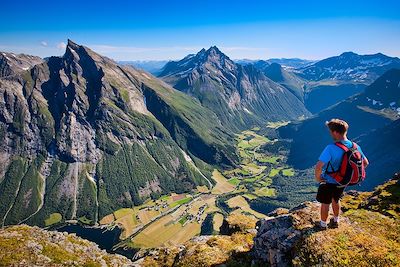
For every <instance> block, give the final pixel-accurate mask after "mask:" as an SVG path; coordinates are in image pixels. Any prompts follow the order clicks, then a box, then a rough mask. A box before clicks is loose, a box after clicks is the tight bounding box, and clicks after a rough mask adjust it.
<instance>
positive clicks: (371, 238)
mask: <svg viewBox="0 0 400 267" xmlns="http://www.w3.org/2000/svg"><path fill="white" fill-rule="evenodd" d="M399 186H400V183H399V175H395V176H394V177H393V179H392V180H391V181H389V182H388V183H386V184H384V185H382V186H380V187H378V188H377V189H376V191H375V192H373V193H361V194H359V193H354V192H353V193H352V194H351V195H347V196H346V197H345V198H344V200H343V201H342V202H343V205H344V210H345V212H344V213H343V214H342V216H341V221H340V225H339V228H337V229H328V230H326V231H321V232H318V231H316V230H315V228H314V227H313V222H314V221H318V219H319V204H318V203H316V202H308V203H304V204H302V205H300V206H299V207H296V208H294V209H292V210H290V211H288V213H287V214H283V215H282V214H281V215H278V216H276V217H273V218H267V219H265V220H261V221H259V222H258V223H257V225H258V232H257V235H256V237H255V238H254V246H253V255H254V260H255V261H257V262H259V263H261V264H265V263H267V264H268V265H269V266H291V265H293V266H321V265H323V266H325V265H326V266H346V265H353V266H369V265H375V266H397V265H398V264H400V262H399V255H400V240H399V231H400V229H399V224H398V221H396V220H397V219H398V215H399V212H400V210H399V208H398V206H399V197H398V195H399V192H400V190H399V189H400V187H399ZM377 244H379V245H377Z"/></svg>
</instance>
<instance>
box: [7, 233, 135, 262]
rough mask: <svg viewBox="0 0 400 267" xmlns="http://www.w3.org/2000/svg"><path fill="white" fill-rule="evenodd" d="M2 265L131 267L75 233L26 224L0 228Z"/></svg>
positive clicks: (124, 260)
mask: <svg viewBox="0 0 400 267" xmlns="http://www.w3.org/2000/svg"><path fill="white" fill-rule="evenodd" d="M0 250H1V253H0V265H1V266H133V263H132V262H131V261H130V260H128V259H127V258H125V257H123V256H121V255H117V254H109V253H107V252H106V251H104V250H101V249H99V247H98V246H97V245H96V244H95V243H92V242H90V241H87V240H85V239H82V238H79V237H77V236H75V235H74V234H67V233H65V232H64V233H60V232H54V231H46V230H42V229H40V228H38V227H30V226H27V225H19V226H12V227H7V228H3V229H0Z"/></svg>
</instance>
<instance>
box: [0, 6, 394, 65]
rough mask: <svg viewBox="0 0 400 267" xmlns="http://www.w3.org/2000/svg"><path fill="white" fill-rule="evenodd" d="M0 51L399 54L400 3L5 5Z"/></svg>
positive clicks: (148, 56)
mask: <svg viewBox="0 0 400 267" xmlns="http://www.w3.org/2000/svg"><path fill="white" fill-rule="evenodd" d="M1 6H2V23H1V24H0V50H1V51H12V52H17V53H21V52H23V53H28V54H34V55H39V56H42V57H44V56H50V55H61V54H63V52H64V48H65V43H66V41H67V39H68V38H70V39H72V40H74V41H75V42H77V43H79V44H84V45H87V46H89V47H91V48H92V49H93V50H95V51H97V52H99V53H101V54H104V55H107V56H109V57H111V58H114V59H116V60H157V59H179V58H182V57H184V56H185V55H187V54H189V53H195V52H197V51H198V50H200V49H201V48H202V47H205V48H208V47H209V46H211V45H217V46H218V47H220V49H221V50H222V51H223V52H225V53H226V54H227V55H228V56H230V57H231V58H234V59H239V58H250V59H259V58H262V59H265V58H271V57H298V58H305V59H321V58H325V57H329V56H334V55H337V54H340V53H342V52H344V51H354V52H357V53H360V54H371V53H377V52H382V53H385V54H388V55H390V56H400V1H369V0H365V1H358V0H355V1H354V0H353V1H341V0H336V1H322V0H320V1H314V0H308V1H289V0H286V1H276V0H275V1H251V0H241V1H239V0H230V1H227V0H223V1H222V0H221V1H217V0H214V1H209V0H202V1H189V0H186V1H173V0H170V1H146V0H142V1H118V0H114V1H102V0H98V1H75V0H68V1H47V0H43V1H29V0H25V1H24V0H12V1H11V0H2V5H1Z"/></svg>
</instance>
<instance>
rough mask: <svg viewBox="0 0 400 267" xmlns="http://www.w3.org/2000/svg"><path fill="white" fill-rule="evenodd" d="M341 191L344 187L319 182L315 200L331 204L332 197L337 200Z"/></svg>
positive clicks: (340, 195)
mask: <svg viewBox="0 0 400 267" xmlns="http://www.w3.org/2000/svg"><path fill="white" fill-rule="evenodd" d="M343 191H344V187H337V186H336V185H335V184H320V185H319V187H318V193H317V200H318V202H320V203H324V204H331V203H332V199H334V200H335V201H336V202H339V200H340V198H341V197H342V195H343Z"/></svg>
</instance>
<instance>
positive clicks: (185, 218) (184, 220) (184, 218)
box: [179, 216, 187, 225]
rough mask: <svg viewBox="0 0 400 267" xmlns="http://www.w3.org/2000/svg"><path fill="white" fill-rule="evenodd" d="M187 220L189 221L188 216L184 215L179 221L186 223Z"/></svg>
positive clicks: (182, 223)
mask: <svg viewBox="0 0 400 267" xmlns="http://www.w3.org/2000/svg"><path fill="white" fill-rule="evenodd" d="M186 221H187V216H183V217H182V218H180V219H179V223H180V224H181V225H184V224H185V222H186Z"/></svg>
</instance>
